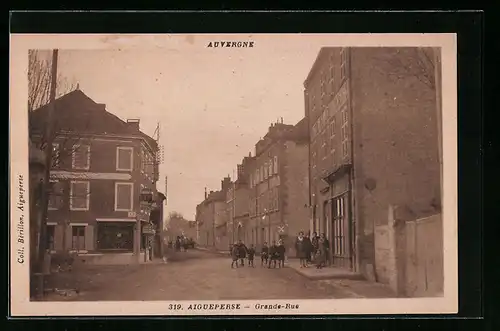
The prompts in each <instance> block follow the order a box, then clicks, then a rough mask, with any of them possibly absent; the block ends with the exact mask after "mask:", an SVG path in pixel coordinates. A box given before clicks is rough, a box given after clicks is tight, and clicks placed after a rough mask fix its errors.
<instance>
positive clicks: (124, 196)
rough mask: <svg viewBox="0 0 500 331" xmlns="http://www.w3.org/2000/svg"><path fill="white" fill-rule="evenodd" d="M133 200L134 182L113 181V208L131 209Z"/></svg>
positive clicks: (120, 209)
mask: <svg viewBox="0 0 500 331" xmlns="http://www.w3.org/2000/svg"><path fill="white" fill-rule="evenodd" d="M133 202H134V183H115V210H116V211H132V210H133V207H134V203H133Z"/></svg>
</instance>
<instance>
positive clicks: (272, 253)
mask: <svg viewBox="0 0 500 331" xmlns="http://www.w3.org/2000/svg"><path fill="white" fill-rule="evenodd" d="M277 250H278V246H276V241H273V244H272V245H271V247H269V265H268V268H271V264H272V265H273V267H274V268H276V260H277V259H278V257H277V255H278V252H277Z"/></svg>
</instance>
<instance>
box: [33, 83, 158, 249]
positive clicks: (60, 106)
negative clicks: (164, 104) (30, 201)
mask: <svg viewBox="0 0 500 331" xmlns="http://www.w3.org/2000/svg"><path fill="white" fill-rule="evenodd" d="M47 108H48V107H47V106H44V107H41V108H39V109H37V110H34V111H33V112H32V114H30V135H31V136H32V139H33V142H34V144H36V145H38V146H40V145H43V143H44V142H43V132H44V130H45V125H46V118H47V111H48V109H47ZM54 119H55V122H54V127H55V128H56V133H57V134H56V136H55V140H54V144H53V155H54V158H53V165H52V168H51V171H50V176H51V182H52V189H51V193H50V197H49V212H48V223H47V225H48V226H47V240H48V242H49V248H50V249H51V250H53V251H74V252H78V253H79V254H85V253H90V252H93V253H96V252H99V253H109V252H117V251H120V252H130V253H132V252H136V253H138V251H139V249H140V247H139V245H140V246H143V248H144V246H145V242H146V237H147V236H148V235H147V234H144V235H143V234H142V233H143V231H142V230H143V227H144V226H145V225H149V226H153V227H154V226H155V224H153V222H152V219H150V214H149V210H145V209H144V208H143V207H141V206H140V201H139V196H140V194H141V192H142V191H143V190H149V191H151V192H153V194H154V196H156V182H157V180H158V164H157V158H156V155H157V151H158V146H157V142H156V141H155V140H154V139H153V138H151V137H149V136H148V135H146V134H144V133H143V132H141V131H140V128H139V120H128V121H123V120H121V119H119V118H118V117H116V116H115V115H113V114H111V113H109V112H108V111H106V107H105V105H104V104H99V103H96V102H94V101H93V100H92V99H90V98H89V97H88V96H86V95H85V94H84V93H83V92H82V91H81V90H75V91H73V92H71V93H68V94H66V95H64V96H62V97H61V98H58V99H56V101H55V114H54ZM159 204H160V201H158V208H159V207H160V206H159ZM161 204H163V201H162V202H161ZM154 214H155V213H154V212H153V217H154ZM156 214H159V213H156ZM160 218H161V217H160V216H158V217H156V221H157V222H161V220H160ZM156 225H157V226H158V224H156ZM159 226H161V225H159ZM158 240H159V239H157V241H158ZM139 243H140V244H139Z"/></svg>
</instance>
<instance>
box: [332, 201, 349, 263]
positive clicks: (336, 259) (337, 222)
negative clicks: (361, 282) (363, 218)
mask: <svg viewBox="0 0 500 331" xmlns="http://www.w3.org/2000/svg"><path fill="white" fill-rule="evenodd" d="M330 204H331V208H330V212H331V223H330V224H331V226H330V229H331V230H330V233H331V238H332V239H331V242H332V262H333V264H334V265H335V266H338V267H342V268H348V269H353V267H354V266H353V256H354V254H353V247H354V245H353V231H352V216H351V212H350V208H349V206H350V204H349V194H348V193H344V194H342V195H339V196H336V197H335V198H333V199H331V200H330Z"/></svg>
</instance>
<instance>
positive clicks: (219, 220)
mask: <svg viewBox="0 0 500 331" xmlns="http://www.w3.org/2000/svg"><path fill="white" fill-rule="evenodd" d="M230 187H231V178H230V177H229V176H228V177H225V178H224V179H223V180H222V181H221V189H220V190H218V191H210V192H209V193H207V192H206V190H205V198H204V200H203V201H202V202H201V203H200V204H199V205H198V206H196V222H197V223H198V244H199V245H200V246H205V247H210V248H214V249H216V248H217V249H221V250H226V249H227V247H228V246H229V242H228V241H227V240H228V238H227V216H228V215H227V204H226V192H227V190H228V189H229V188H230Z"/></svg>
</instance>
